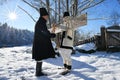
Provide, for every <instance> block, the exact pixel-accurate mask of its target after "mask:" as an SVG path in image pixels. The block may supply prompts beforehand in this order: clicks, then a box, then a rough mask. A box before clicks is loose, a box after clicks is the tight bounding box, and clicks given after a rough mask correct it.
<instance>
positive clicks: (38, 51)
mask: <svg viewBox="0 0 120 80" xmlns="http://www.w3.org/2000/svg"><path fill="white" fill-rule="evenodd" d="M53 37H55V34H53V33H50V32H49V31H48V29H47V26H46V20H45V19H44V18H42V17H40V18H39V20H38V21H37V23H36V25H35V33H34V41H33V47H32V59H35V60H36V61H38V60H43V59H47V58H54V57H55V51H54V49H53V46H52V43H51V39H50V38H53Z"/></svg>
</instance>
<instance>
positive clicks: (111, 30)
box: [107, 29, 120, 32]
mask: <svg viewBox="0 0 120 80" xmlns="http://www.w3.org/2000/svg"><path fill="white" fill-rule="evenodd" d="M107 31H108V32H120V30H118V29H107Z"/></svg>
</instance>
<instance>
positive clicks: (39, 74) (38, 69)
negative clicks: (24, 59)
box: [35, 62, 46, 77]
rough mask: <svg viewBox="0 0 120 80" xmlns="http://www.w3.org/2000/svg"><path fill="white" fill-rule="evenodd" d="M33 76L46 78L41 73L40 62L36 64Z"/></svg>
mask: <svg viewBox="0 0 120 80" xmlns="http://www.w3.org/2000/svg"><path fill="white" fill-rule="evenodd" d="M35 76H37V77H38V76H46V74H44V73H43V72H42V62H36V74H35Z"/></svg>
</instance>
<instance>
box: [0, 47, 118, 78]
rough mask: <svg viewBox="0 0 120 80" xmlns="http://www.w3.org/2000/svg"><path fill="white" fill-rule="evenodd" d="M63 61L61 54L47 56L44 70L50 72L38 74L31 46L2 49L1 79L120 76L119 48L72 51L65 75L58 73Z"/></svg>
mask: <svg viewBox="0 0 120 80" xmlns="http://www.w3.org/2000/svg"><path fill="white" fill-rule="evenodd" d="M81 47H83V46H81ZM62 65H63V64H62V58H61V57H57V58H56V59H47V60H45V61H44V63H43V72H46V73H48V76H42V77H38V78H37V77H35V76H34V74H35V61H34V60H32V59H31V46H22V47H12V48H1V49H0V80H120V52H117V53H106V52H96V53H93V54H83V53H78V52H76V54H74V55H72V65H73V69H72V71H71V73H69V74H67V75H65V76H63V75H60V74H59V73H60V72H61V71H62V70H61V69H58V68H59V67H62Z"/></svg>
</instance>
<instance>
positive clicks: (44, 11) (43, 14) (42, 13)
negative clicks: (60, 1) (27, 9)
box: [40, 8, 49, 16]
mask: <svg viewBox="0 0 120 80" xmlns="http://www.w3.org/2000/svg"><path fill="white" fill-rule="evenodd" d="M40 15H41V16H45V15H49V14H48V12H47V10H46V9H45V8H40Z"/></svg>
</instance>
